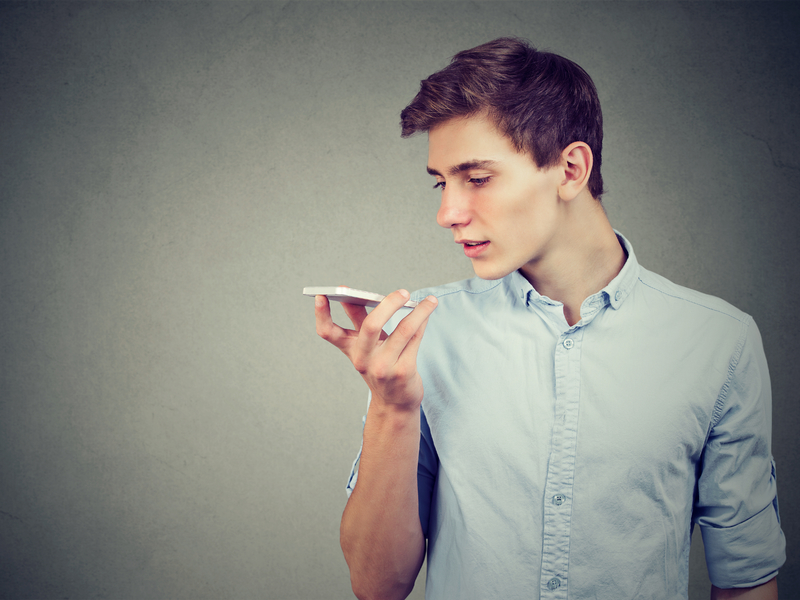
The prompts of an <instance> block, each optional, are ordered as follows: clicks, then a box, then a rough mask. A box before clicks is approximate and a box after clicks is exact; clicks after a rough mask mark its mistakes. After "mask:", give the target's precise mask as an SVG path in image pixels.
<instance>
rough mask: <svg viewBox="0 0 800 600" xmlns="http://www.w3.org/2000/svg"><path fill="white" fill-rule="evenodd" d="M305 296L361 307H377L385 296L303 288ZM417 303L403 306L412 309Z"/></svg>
mask: <svg viewBox="0 0 800 600" xmlns="http://www.w3.org/2000/svg"><path fill="white" fill-rule="evenodd" d="M303 295H305V296H327V297H328V299H329V300H335V301H336V302H347V303H348V304H360V305H361V306H378V304H380V301H381V300H383V299H384V298H385V297H386V296H382V295H380V294H376V293H374V292H365V291H364V290H354V289H353V288H349V287H344V286H338V287H304V288H303ZM417 304H419V302H414V301H413V300H409V301H408V302H406V303H405V304H404V305H403V306H406V307H408V308H414V307H415V306H416V305H417Z"/></svg>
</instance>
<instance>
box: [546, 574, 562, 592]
mask: <svg viewBox="0 0 800 600" xmlns="http://www.w3.org/2000/svg"><path fill="white" fill-rule="evenodd" d="M560 586H561V580H560V579H559V578H558V577H553V578H552V579H551V580H550V581H548V582H547V589H550V590H557V589H558V588H559V587H560Z"/></svg>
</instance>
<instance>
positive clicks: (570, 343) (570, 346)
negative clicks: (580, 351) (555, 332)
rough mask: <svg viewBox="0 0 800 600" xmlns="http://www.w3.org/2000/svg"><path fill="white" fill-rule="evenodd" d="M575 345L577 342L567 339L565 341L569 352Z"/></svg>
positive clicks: (565, 346)
mask: <svg viewBox="0 0 800 600" xmlns="http://www.w3.org/2000/svg"><path fill="white" fill-rule="evenodd" d="M574 345H575V342H573V341H572V340H571V339H569V338H567V339H566V340H564V348H566V349H567V350H569V349H570V348H572V347H573V346H574Z"/></svg>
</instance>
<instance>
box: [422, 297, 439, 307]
mask: <svg viewBox="0 0 800 600" xmlns="http://www.w3.org/2000/svg"><path fill="white" fill-rule="evenodd" d="M425 299H426V300H427V301H428V302H430V303H431V304H434V305H435V304H439V299H438V298H437V297H436V296H428V297H427V298H425Z"/></svg>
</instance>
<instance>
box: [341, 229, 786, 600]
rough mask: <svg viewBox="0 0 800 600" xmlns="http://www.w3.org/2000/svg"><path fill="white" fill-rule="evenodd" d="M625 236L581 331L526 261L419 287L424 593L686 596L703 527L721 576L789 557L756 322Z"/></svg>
mask: <svg viewBox="0 0 800 600" xmlns="http://www.w3.org/2000/svg"><path fill="white" fill-rule="evenodd" d="M620 241H621V243H623V244H624V246H625V248H626V250H627V252H628V259H627V261H626V263H625V266H624V267H623V269H622V271H621V272H620V273H619V274H618V275H617V277H616V278H614V280H613V281H611V283H609V284H608V285H607V286H606V287H605V288H604V289H603V290H601V291H600V292H598V293H596V294H594V295H592V296H590V297H589V298H587V299H586V300H585V301H584V302H583V305H582V306H581V320H580V321H579V322H578V323H577V324H575V325H574V326H572V327H570V326H569V324H568V323H567V321H566V319H565V317H564V311H563V305H562V304H561V303H560V302H555V301H552V300H550V299H548V298H546V297H544V296H541V295H539V294H538V293H537V292H536V290H534V289H533V287H532V286H531V284H530V283H529V282H528V281H527V280H526V279H525V278H524V277H523V276H522V275H521V274H520V273H519V272H514V273H512V274H511V275H508V276H507V277H505V278H503V279H500V280H496V281H487V280H482V279H478V278H474V279H470V280H466V281H462V282H458V283H453V284H449V285H444V286H441V287H436V288H431V289H427V290H422V291H419V292H416V293H414V294H413V295H412V299H414V300H421V299H422V298H424V297H425V296H427V295H428V294H434V295H436V296H437V297H438V299H439V306H438V308H437V309H436V311H435V312H434V313H433V315H432V316H431V318H430V321H429V323H428V325H427V328H426V331H425V336H424V338H423V341H422V345H421V347H420V351H419V356H418V360H417V367H418V370H419V371H420V373H421V375H422V379H423V382H424V386H425V395H424V399H423V401H422V431H421V434H422V435H421V440H420V455H419V468H418V487H419V496H420V520H421V523H422V526H423V530H424V531H425V534H426V537H427V538H428V575H427V585H426V598H427V599H428V600H433V599H442V600H445V599H453V598H458V599H462V600H463V599H469V598H474V599H476V600H485V599H487V598H503V599H504V600H512V599H516V598H520V599H522V598H525V599H526V600H530V599H536V598H541V599H553V600H555V599H567V598H570V599H583V598H587V599H588V598H591V599H608V600H623V599H628V598H652V599H654V600H655V599H657V600H667V599H673V598H674V599H678V598H682V599H685V598H687V594H688V592H687V589H688V575H689V547H690V542H691V532H692V526H693V524H694V523H697V524H699V525H700V528H701V531H702V534H703V542H704V545H705V549H706V561H707V564H708V568H709V575H710V578H711V581H712V583H714V584H715V585H717V586H718V587H723V588H727V587H748V586H753V585H757V584H760V583H764V582H766V581H768V580H769V579H771V578H772V577H774V576H775V575H776V574H777V570H778V568H779V567H780V566H781V565H782V564H783V562H784V560H785V541H784V537H783V533H782V531H781V529H780V524H779V516H778V502H777V492H776V483H775V469H774V462H773V460H772V455H771V449H770V437H771V419H772V416H771V392H770V382H769V374H768V371H767V364H766V359H765V357H764V351H763V348H762V344H761V338H760V335H759V332H758V329H757V328H756V325H755V324H754V322H753V320H752V318H751V317H749V316H748V315H746V314H744V313H742V312H741V311H739V310H737V309H736V308H734V307H733V306H731V305H729V304H728V303H726V302H724V301H722V300H720V299H718V298H714V297H711V296H708V295H705V294H701V293H699V292H695V291H692V290H689V289H687V288H684V287H681V286H678V285H675V284H674V283H671V282H670V281H668V280H666V279H664V278H663V277H660V276H658V275H656V274H654V273H651V272H650V271H647V270H646V269H644V268H642V267H641V266H639V264H638V263H637V261H636V257H635V255H634V253H633V250H632V248H631V246H630V244H628V242H627V241H626V240H625V239H624V238H622V237H621V236H620ZM404 314H405V313H403V314H401V315H399V316H398V318H397V319H396V320H394V321H392V322H391V323H390V325H389V327H387V329H388V330H389V331H391V330H392V329H393V328H394V326H395V325H396V323H397V320H399V318H400V317H402V316H404ZM367 418H368V416H367ZM357 469H358V459H356V463H355V464H354V465H353V473H352V474H351V478H350V481H349V483H348V493H349V491H351V490H352V489H353V486H354V485H355V483H356V479H357Z"/></svg>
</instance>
